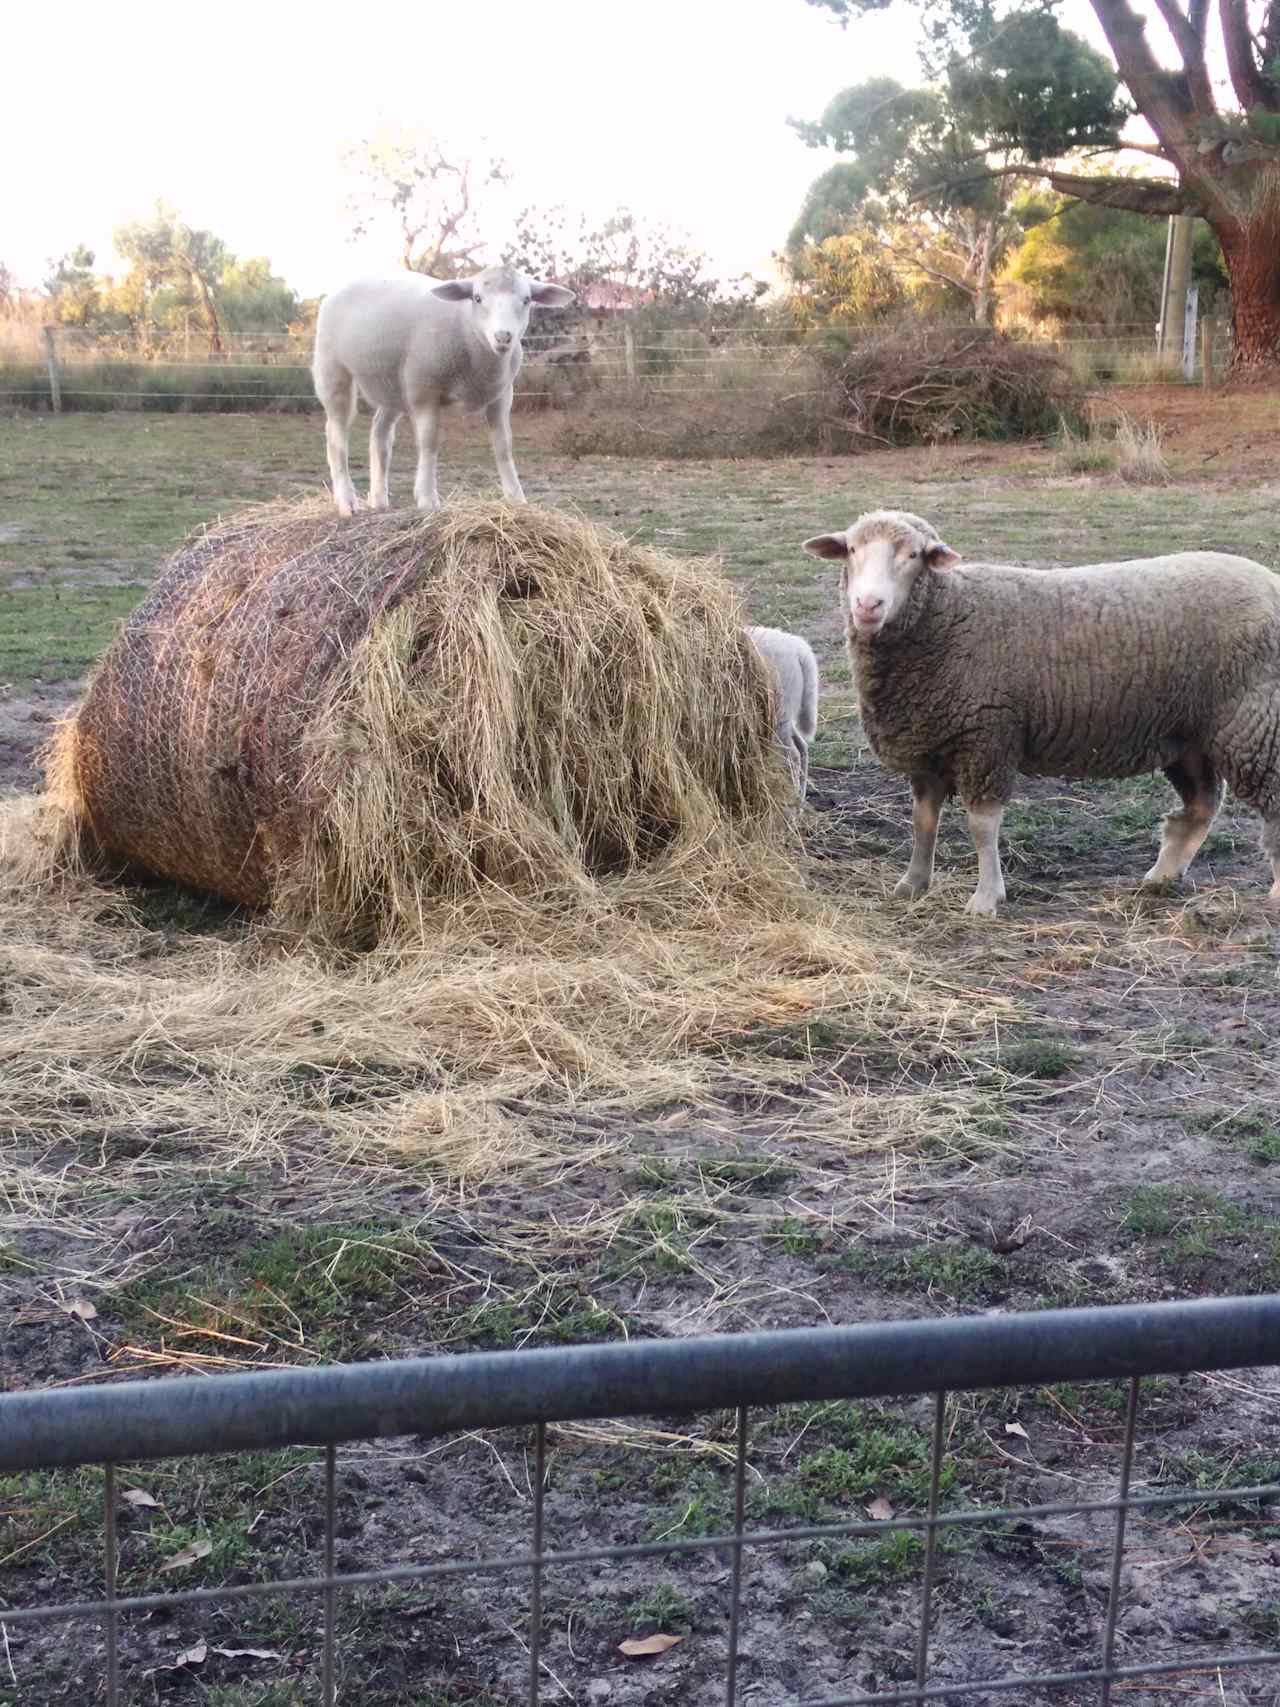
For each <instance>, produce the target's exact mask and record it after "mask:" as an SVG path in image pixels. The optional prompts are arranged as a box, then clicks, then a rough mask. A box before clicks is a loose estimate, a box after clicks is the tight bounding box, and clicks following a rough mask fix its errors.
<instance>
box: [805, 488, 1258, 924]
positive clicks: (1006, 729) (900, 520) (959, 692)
mask: <svg viewBox="0 0 1280 1707" xmlns="http://www.w3.org/2000/svg"><path fill="white" fill-rule="evenodd" d="M804 549H805V550H806V551H809V552H812V553H813V555H814V556H815V557H824V558H831V559H833V560H835V561H837V562H839V563H841V564H842V565H843V575H842V580H841V585H842V588H843V598H842V604H843V611H844V622H845V633H846V637H847V642H848V648H849V657H850V660H851V662H852V665H853V672H854V677H855V680H856V683H857V689H858V701H859V705H860V708H861V713H862V720H863V725H864V727H865V729H866V732H867V738H868V740H869V741H870V743H871V747H872V750H873V751H874V752H875V754H876V756H877V758H878V759H879V760H880V762H881V763H882V764H883V765H885V766H886V768H887V769H889V770H892V771H898V772H900V773H902V774H904V775H906V776H909V777H910V778H911V790H912V795H913V797H914V806H913V810H912V818H911V821H912V830H913V839H912V846H911V861H910V864H909V865H908V866H907V870H906V873H905V875H904V876H903V877H902V879H901V880H900V881H899V883H898V884H897V886H896V888H895V890H894V893H895V894H896V895H905V896H910V897H914V896H917V895H921V894H923V893H924V891H925V890H926V889H928V887H929V884H930V882H931V881H932V878H933V854H934V843H935V841H936V839H937V833H938V819H939V815H940V813H941V809H942V805H943V802H944V801H946V800H947V799H948V798H949V796H951V795H952V794H958V795H959V797H960V799H961V800H962V801H963V803H964V805H965V808H966V810H967V812H968V815H969V828H970V831H971V833H972V836H973V841H974V846H975V848H976V849H977V854H978V886H977V888H976V890H975V891H974V893H973V895H972V897H971V898H970V900H969V903H968V910H969V911H970V912H971V913H987V914H990V913H994V912H995V911H996V909H997V907H998V905H999V903H1000V902H1001V901H1003V900H1004V898H1005V885H1004V877H1003V874H1002V872H1001V869H1000V851H999V833H1000V821H1001V818H1002V816H1003V813H1004V809H1005V806H1006V804H1007V803H1008V800H1009V797H1010V795H1011V793H1012V790H1013V782H1014V777H1015V776H1016V775H1017V773H1018V772H1020V771H1021V772H1023V773H1024V774H1026V775H1029V776H1060V777H1128V776H1138V775H1141V774H1142V773H1144V772H1146V771H1153V770H1163V771H1164V774H1165V775H1166V776H1167V777H1168V779H1169V781H1170V782H1171V783H1172V784H1173V786H1174V788H1175V789H1176V790H1177V792H1178V794H1179V795H1180V796H1181V798H1182V802H1183V805H1182V810H1181V811H1178V812H1171V813H1169V815H1168V816H1167V817H1166V818H1165V819H1164V821H1163V825H1162V833H1161V840H1160V854H1159V858H1158V859H1157V860H1156V863H1155V864H1154V865H1153V866H1152V868H1151V870H1150V871H1149V872H1147V874H1146V877H1145V878H1144V880H1143V881H1144V882H1148V883H1158V882H1165V881H1172V880H1177V879H1180V878H1181V877H1182V876H1183V874H1184V873H1185V872H1186V870H1187V867H1188V866H1189V865H1190V864H1191V861H1192V860H1193V859H1194V858H1195V855H1196V853H1197V851H1198V850H1199V848H1200V845H1201V843H1202V842H1203V841H1204V839H1205V837H1206V835H1208V833H1209V828H1210V826H1211V825H1212V823H1213V820H1214V818H1215V816H1216V814H1217V811H1218V807H1219V806H1220V804H1221V802H1222V793H1223V784H1224V781H1225V782H1227V783H1230V785H1231V787H1232V789H1233V790H1234V792H1235V794H1236V795H1237V796H1238V797H1239V799H1241V800H1242V801H1244V802H1245V803H1246V804H1247V805H1250V806H1252V807H1254V808H1255V809H1256V810H1257V811H1258V812H1259V813H1260V814H1261V816H1262V820H1263V833H1262V846H1263V849H1264V850H1265V852H1266V853H1267V854H1268V855H1269V857H1270V860H1271V869H1272V874H1273V877H1274V879H1275V881H1274V882H1273V884H1272V886H1271V890H1270V895H1269V899H1270V900H1271V901H1273V902H1276V901H1280V577H1277V576H1276V575H1275V574H1273V573H1272V572H1271V570H1269V569H1266V568H1264V567H1263V565H1262V564H1260V563H1254V562H1252V561H1250V559H1248V558H1246V557H1232V556H1228V555H1226V554H1225V553H1223V552H1216V551H1180V552H1174V553H1172V554H1170V555H1169V556H1166V557H1149V558H1139V559H1134V560H1132V561H1129V562H1121V563H1092V564H1089V565H1087V566H1085V567H1082V568H1074V569H1055V570H1050V571H1048V572H1045V571H1044V570H1036V569H1018V568H1013V567H1008V566H1005V565H997V564H986V563H975V564H971V565H969V566H966V567H962V568H959V569H957V568H954V567H953V565H955V564H956V563H957V562H958V561H959V555H958V553H957V552H955V551H953V550H952V549H951V547H950V546H949V545H946V544H944V542H943V541H942V540H941V539H940V538H939V536H938V534H937V532H936V531H935V530H934V528H932V527H931V526H930V524H929V523H928V522H926V521H922V520H921V519H920V517H919V516H913V515H908V514H906V513H905V512H903V511H901V510H875V511H872V512H870V513H869V514H867V515H863V516H860V517H859V518H858V520H857V521H856V522H854V523H853V524H852V526H851V527H849V528H848V529H847V530H846V531H845V532H844V533H826V534H819V535H817V536H816V537H815V538H813V539H808V540H806V541H805V542H804Z"/></svg>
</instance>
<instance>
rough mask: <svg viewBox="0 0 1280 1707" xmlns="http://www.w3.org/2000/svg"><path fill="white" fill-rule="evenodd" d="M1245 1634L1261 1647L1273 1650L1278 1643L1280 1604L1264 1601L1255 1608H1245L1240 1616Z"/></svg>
mask: <svg viewBox="0 0 1280 1707" xmlns="http://www.w3.org/2000/svg"><path fill="white" fill-rule="evenodd" d="M1240 1623H1241V1625H1242V1627H1243V1628H1244V1630H1245V1633H1246V1634H1247V1635H1248V1636H1250V1637H1251V1638H1252V1639H1253V1640H1254V1641H1255V1642H1259V1643H1261V1645H1262V1646H1263V1647H1266V1648H1274V1647H1275V1646H1276V1644H1277V1643H1278V1642H1280V1604H1278V1603H1277V1602H1276V1601H1274V1600H1264V1601H1262V1602H1260V1603H1259V1604H1258V1605H1257V1606H1246V1607H1245V1608H1244V1609H1243V1610H1242V1612H1241V1614H1240Z"/></svg>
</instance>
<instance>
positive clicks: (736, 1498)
mask: <svg viewBox="0 0 1280 1707" xmlns="http://www.w3.org/2000/svg"><path fill="white" fill-rule="evenodd" d="M746 1509H747V1407H746V1406H745V1405H739V1407H738V1455H737V1458H736V1460H735V1463H734V1479H733V1582H732V1586H731V1588H730V1591H729V1592H730V1602H729V1663H728V1666H727V1669H726V1671H725V1689H724V1699H725V1707H734V1701H735V1699H736V1696H737V1690H738V1627H739V1624H740V1621H741V1613H742V1525H743V1520H744V1518H745V1516H746Z"/></svg>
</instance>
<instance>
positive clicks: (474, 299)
mask: <svg viewBox="0 0 1280 1707" xmlns="http://www.w3.org/2000/svg"><path fill="white" fill-rule="evenodd" d="M471 300H472V302H479V300H480V292H479V291H478V290H477V291H473V292H472V295H471Z"/></svg>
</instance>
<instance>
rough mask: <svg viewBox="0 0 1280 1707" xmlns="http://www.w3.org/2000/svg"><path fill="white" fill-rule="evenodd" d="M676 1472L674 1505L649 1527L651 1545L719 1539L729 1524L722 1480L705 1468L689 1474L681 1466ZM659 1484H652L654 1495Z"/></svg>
mask: <svg viewBox="0 0 1280 1707" xmlns="http://www.w3.org/2000/svg"><path fill="white" fill-rule="evenodd" d="M672 1468H673V1469H676V1466H672ZM680 1472H682V1473H679V1472H678V1473H677V1475H676V1477H674V1478H672V1480H673V1490H672V1491H675V1492H676V1499H675V1502H674V1504H673V1505H672V1506H671V1507H670V1508H669V1509H668V1510H667V1511H666V1512H664V1513H660V1514H659V1515H658V1516H657V1517H656V1518H655V1519H654V1520H653V1522H652V1523H651V1524H650V1526H649V1539H650V1540H651V1541H665V1540H669V1539H670V1538H671V1537H672V1536H676V1535H679V1536H685V1537H689V1536H695V1535H719V1534H720V1533H721V1532H722V1531H723V1530H724V1528H725V1525H726V1524H728V1523H729V1522H730V1501H729V1490H728V1488H727V1487H726V1485H725V1482H724V1480H723V1478H722V1477H720V1476H718V1475H717V1474H716V1472H715V1471H714V1470H712V1469H711V1468H710V1467H709V1466H707V1465H705V1464H700V1465H698V1466H696V1467H695V1468H694V1469H693V1470H692V1471H687V1470H684V1469H683V1467H682V1466H681V1467H680ZM660 1480H661V1479H660V1478H655V1480H654V1492H655V1493H657V1492H658V1484H659V1481H660Z"/></svg>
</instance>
